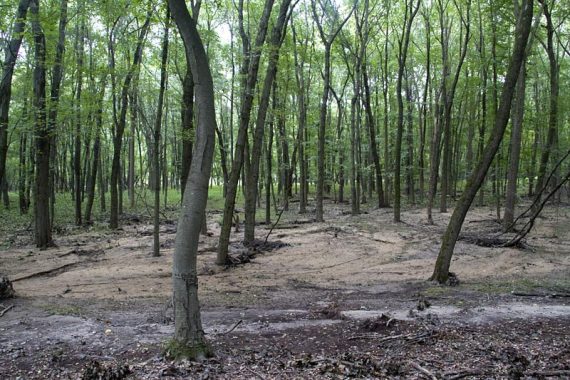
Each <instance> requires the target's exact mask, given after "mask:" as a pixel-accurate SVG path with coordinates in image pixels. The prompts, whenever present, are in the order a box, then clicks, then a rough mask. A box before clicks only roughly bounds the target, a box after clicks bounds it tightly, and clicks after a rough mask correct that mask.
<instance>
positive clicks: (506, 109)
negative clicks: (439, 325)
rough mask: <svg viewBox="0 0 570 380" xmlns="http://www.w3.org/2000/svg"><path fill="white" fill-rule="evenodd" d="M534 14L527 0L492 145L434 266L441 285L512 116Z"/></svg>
mask: <svg viewBox="0 0 570 380" xmlns="http://www.w3.org/2000/svg"><path fill="white" fill-rule="evenodd" d="M532 13H533V1H532V0H524V1H523V4H522V8H521V13H520V15H521V16H520V19H519V20H518V22H517V27H516V31H515V34H514V35H515V36H516V38H515V43H514V49H513V54H512V57H511V62H510V63H509V68H508V71H507V75H506V77H505V82H504V84H503V92H502V94H501V103H500V106H499V109H498V111H497V115H496V118H495V126H494V129H493V131H492V133H491V136H490V138H489V142H488V143H487V146H486V147H485V151H484V152H483V155H482V157H481V159H480V160H479V163H478V164H477V167H476V168H475V170H474V171H473V173H472V174H471V176H470V177H469V180H468V181H467V184H466V186H465V191H464V192H463V194H462V195H461V198H460V199H459V201H458V202H457V206H456V207H455V210H454V211H453V214H452V216H451V220H450V222H449V224H448V226H447V230H446V231H445V234H444V236H443V241H442V243H441V248H440V251H439V255H438V257H437V261H436V264H435V269H434V272H433V275H432V277H431V279H432V280H434V281H437V282H439V283H445V282H446V281H447V280H448V278H449V266H450V264H451V257H452V256H453V249H454V248H455V243H456V242H457V238H458V237H459V233H460V232H461V227H462V225H463V221H464V220H465V216H466V215H467V212H468V211H469V207H470V206H471V203H472V202H473V199H475V195H476V194H477V191H478V190H479V188H480V187H481V184H482V183H483V180H484V179H485V175H486V174H487V171H488V170H489V167H490V166H491V163H492V162H493V158H494V157H495V154H496V153H497V150H498V149H499V146H500V144H501V141H502V139H503V135H504V133H505V129H506V127H507V123H508V121H509V116H510V112H511V103H512V100H513V93H514V90H515V86H516V83H517V78H518V76H519V71H520V68H521V65H522V62H523V60H524V57H525V48H526V44H527V41H528V36H529V34H530V28H531V22H532Z"/></svg>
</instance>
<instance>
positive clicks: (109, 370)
mask: <svg viewBox="0 0 570 380" xmlns="http://www.w3.org/2000/svg"><path fill="white" fill-rule="evenodd" d="M130 374H131V369H130V367H129V366H128V365H122V364H114V363H112V364H109V365H104V364H101V363H100V362H98V361H95V360H92V361H90V362H89V363H87V365H86V366H85V369H84V370H83V374H82V376H81V379H82V380H123V379H126V378H127V376H128V375H130Z"/></svg>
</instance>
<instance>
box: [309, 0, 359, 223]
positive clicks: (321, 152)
mask: <svg viewBox="0 0 570 380" xmlns="http://www.w3.org/2000/svg"><path fill="white" fill-rule="evenodd" d="M315 2H316V0H311V10H312V13H313V19H314V20H315V23H316V24H317V28H318V30H319V35H320V37H321V42H322V44H323V45H324V48H325V58H324V59H325V62H324V70H323V92H322V97H321V108H320V111H319V136H318V155H317V215H316V219H317V222H323V221H324V218H323V199H324V187H325V137H326V136H325V134H326V123H327V103H328V99H329V91H330V85H331V48H332V44H333V42H334V40H335V38H336V36H337V35H338V34H339V33H340V31H341V30H342V28H343V27H344V25H345V24H346V23H347V21H348V20H349V19H350V16H352V13H353V12H354V10H355V9H356V5H354V6H353V7H352V9H351V10H350V12H349V14H348V15H347V16H346V17H345V18H344V20H342V21H341V22H340V24H338V25H337V26H335V25H334V24H333V26H332V31H331V32H329V33H327V32H325V30H324V27H323V24H324V23H323V20H322V17H323V16H322V15H321V16H319V15H318V14H317V7H316V4H315ZM319 4H321V3H320V2H319ZM329 5H331V4H330V3H329ZM321 7H322V4H321ZM328 10H329V9H324V8H322V9H321V11H322V12H324V13H325V14H326V13H327V11H328ZM333 12H334V14H335V15H336V10H334V11H333ZM337 19H338V16H336V17H335V20H333V22H335V23H336V22H337Z"/></svg>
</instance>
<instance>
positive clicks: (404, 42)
mask: <svg viewBox="0 0 570 380" xmlns="http://www.w3.org/2000/svg"><path fill="white" fill-rule="evenodd" d="M419 9H420V0H418V1H417V2H414V0H409V1H408V0H406V4H405V13H404V24H403V26H402V34H400V36H399V38H398V78H397V82H396V97H397V98H398V129H397V131H396V148H395V164H394V221H395V222H400V221H401V217H400V207H401V202H402V200H401V191H400V185H401V183H400V182H401V180H400V172H401V162H402V157H401V152H402V135H403V133H404V100H403V99H402V81H403V79H404V69H405V68H406V59H407V57H408V46H409V44H410V32H411V30H412V23H413V22H414V18H415V17H416V15H417V13H418V10H419Z"/></svg>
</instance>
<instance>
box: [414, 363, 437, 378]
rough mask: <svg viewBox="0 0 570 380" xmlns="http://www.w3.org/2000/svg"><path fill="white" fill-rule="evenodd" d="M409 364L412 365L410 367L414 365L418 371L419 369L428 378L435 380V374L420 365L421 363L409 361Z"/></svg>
mask: <svg viewBox="0 0 570 380" xmlns="http://www.w3.org/2000/svg"><path fill="white" fill-rule="evenodd" d="M410 364H411V365H412V367H414V368H415V369H417V370H418V371H420V372H421V373H423V374H424V375H426V376H428V377H429V378H430V379H432V380H437V376H435V375H434V374H433V373H432V372H431V371H430V370H428V369H426V368H424V367H422V366H421V365H419V364H418V363H416V362H410Z"/></svg>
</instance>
